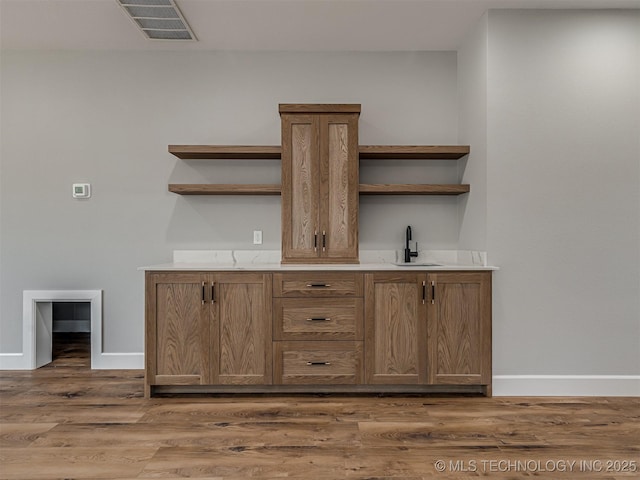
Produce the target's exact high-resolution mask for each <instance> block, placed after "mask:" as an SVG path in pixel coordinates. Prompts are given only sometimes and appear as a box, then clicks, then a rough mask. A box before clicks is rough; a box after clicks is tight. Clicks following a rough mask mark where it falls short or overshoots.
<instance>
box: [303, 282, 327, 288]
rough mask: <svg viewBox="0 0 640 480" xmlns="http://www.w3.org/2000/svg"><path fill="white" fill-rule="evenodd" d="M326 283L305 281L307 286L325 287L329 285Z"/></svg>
mask: <svg viewBox="0 0 640 480" xmlns="http://www.w3.org/2000/svg"><path fill="white" fill-rule="evenodd" d="M330 286H331V285H329V284H328V283H307V287H310V288H327V287H330Z"/></svg>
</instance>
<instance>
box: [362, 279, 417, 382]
mask: <svg viewBox="0 0 640 480" xmlns="http://www.w3.org/2000/svg"><path fill="white" fill-rule="evenodd" d="M425 280H426V276H425V275H424V274H413V273H397V274H392V273H372V274H366V275H365V375H366V381H367V383H372V384H376V383H380V384H407V385H408V384H423V383H426V381H427V363H426V362H427V351H426V346H427V328H426V305H425V300H424V298H425V297H424V287H423V285H424V281H425Z"/></svg>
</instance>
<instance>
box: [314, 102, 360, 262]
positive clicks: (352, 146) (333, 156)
mask: <svg viewBox="0 0 640 480" xmlns="http://www.w3.org/2000/svg"><path fill="white" fill-rule="evenodd" d="M358 197H359V193H358V115H356V114H350V115H348V114H342V115H323V116H322V117H321V119H320V225H321V230H322V231H321V232H320V233H321V256H322V257H324V258H326V259H328V260H329V259H331V260H339V261H342V262H356V263H357V261H358Z"/></svg>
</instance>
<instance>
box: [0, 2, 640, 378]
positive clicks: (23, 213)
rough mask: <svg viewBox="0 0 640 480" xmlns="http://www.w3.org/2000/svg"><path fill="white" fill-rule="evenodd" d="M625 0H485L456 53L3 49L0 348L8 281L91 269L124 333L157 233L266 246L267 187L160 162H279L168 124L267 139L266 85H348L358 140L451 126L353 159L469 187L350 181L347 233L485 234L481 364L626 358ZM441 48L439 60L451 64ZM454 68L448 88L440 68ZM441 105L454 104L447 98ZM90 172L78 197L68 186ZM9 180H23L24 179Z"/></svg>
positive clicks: (611, 365) (271, 212)
mask: <svg viewBox="0 0 640 480" xmlns="http://www.w3.org/2000/svg"><path fill="white" fill-rule="evenodd" d="M639 22H640V20H639V19H638V14H637V12H636V13H631V12H628V11H627V12H625V11H619V12H606V11H604V12H603V11H593V12H559V11H549V12H531V11H527V12H496V11H492V12H490V13H489V15H488V16H487V17H485V18H484V19H483V20H482V21H481V23H480V24H479V25H477V27H476V29H475V30H474V31H473V32H470V35H469V37H468V38H467V40H466V41H465V44H464V45H463V46H462V47H461V49H460V55H459V59H458V61H457V60H456V54H455V53H453V52H449V53H388V54H387V53H385V54H375V53H367V54H364V53H362V54H361V53H351V54H329V53H317V54H308V53H305V54H297V53H281V54H236V53H234V54H225V53H214V54H178V53H115V52H114V53H92V52H83V53H64V52H52V53H44V52H39V53H38V52H36V53H33V52H32V53H29V52H10V53H3V55H2V65H1V67H2V73H1V77H0V81H1V89H2V90H1V92H0V93H1V94H2V106H1V108H2V111H1V113H2V118H1V121H2V124H1V130H2V149H1V154H2V165H1V167H2V177H1V182H2V184H1V195H0V206H1V209H2V212H1V213H2V215H1V222H0V228H1V231H2V242H1V244H0V262H1V276H0V281H1V283H0V286H1V298H0V301H1V308H0V313H1V318H0V328H1V333H2V335H1V336H2V338H1V340H0V351H1V352H16V351H20V346H21V340H20V331H21V304H20V299H21V291H22V289H25V288H46V289H54V288H55V289H61V288H103V289H105V319H104V322H105V326H104V328H105V332H104V337H105V350H106V351H113V352H120V351H122V352H128V351H133V352H135V351H141V350H142V317H143V289H142V281H143V280H142V274H141V273H140V272H136V271H135V268H136V266H138V265H144V264H151V263H158V262H165V261H168V260H169V259H170V254H171V251H172V250H173V249H177V248H184V249H187V248H230V247H234V248H247V249H250V248H254V247H253V246H252V245H251V243H250V242H251V230H253V229H254V228H261V229H263V230H264V232H265V244H264V245H263V248H279V230H280V209H279V199H277V198H265V197H228V198H224V197H219V198H204V197H203V198H200V197H192V198H189V197H179V196H176V195H172V194H169V193H167V192H166V184H167V183H169V182H187V181H193V182H200V181H213V182H216V181H217V182H225V181H237V182H254V181H259V182H271V181H273V182H277V181H278V179H279V168H278V163H277V162H271V163H270V162H266V163H265V164H257V163H256V162H231V163H225V162H214V163H211V164H203V165H199V164H198V163H197V162H182V161H179V160H177V159H175V158H174V157H172V156H171V155H168V154H167V153H166V145H167V144H170V143H195V144H197V143H229V144H242V143H256V144H260V143H264V144H277V143H279V131H280V128H279V119H278V115H277V103H279V102H359V103H362V105H363V113H362V116H361V122H360V125H361V128H360V133H361V143H363V144H366V143H380V144H384V143H398V144H401V143H406V144H410V143H436V144H437V143H457V142H458V141H461V142H467V141H468V142H469V143H471V145H472V154H471V155H470V156H469V160H468V162H467V164H466V166H465V165H461V167H465V168H464V170H461V171H457V172H452V171H451V169H450V168H448V165H447V164H446V163H442V164H441V163H438V162H435V164H433V165H432V164H428V165H427V164H425V163H423V164H420V165H416V164H415V163H408V164H406V165H404V166H403V168H402V169H399V168H394V167H393V166H392V165H391V164H389V163H387V162H371V163H367V164H366V165H365V166H363V172H362V177H363V181H382V180H385V181H388V182H396V181H397V182H400V181H412V180H413V181H425V182H427V181H443V182H446V181H455V180H457V179H458V177H459V176H463V179H464V180H465V181H469V182H470V183H471V185H472V192H471V194H470V195H469V196H468V199H466V200H465V199H449V198H443V199H439V198H436V197H434V198H433V199H432V198H420V197H418V198H409V197H407V198H393V197H379V198H376V197H370V198H363V200H362V211H361V247H362V248H365V249H366V248H398V245H399V244H400V242H401V239H402V231H403V227H404V226H405V225H407V224H408V223H411V224H413V225H414V231H416V233H417V235H416V237H417V238H418V241H419V242H421V243H422V245H424V246H425V247H427V248H458V247H460V248H469V249H483V248H485V247H486V249H487V250H488V252H489V260H490V262H491V263H494V264H497V265H499V266H500V267H501V270H500V271H499V272H497V273H496V274H495V276H494V301H493V306H494V373H496V374H498V375H509V374H513V375H526V374H549V375H568V374H576V375H579V374H586V375H597V374H602V375H624V374H627V375H634V374H635V375H638V374H639V373H640V372H639V371H638V368H639V367H638V365H640V345H639V343H640V340H639V339H640V247H639V245H640V139H639V137H638V132H640V92H639V88H640V87H639V85H640V67H639V65H638V62H639V60H638V58H639V56H638V52H639V51H640V39H639V37H638V35H639V33H638V32H640V24H639ZM456 63H458V64H457V65H456ZM458 86H459V88H460V95H459V96H458V94H457V92H456V89H457V87H458ZM458 118H460V125H459V126H458V124H457V119H458ZM77 181H89V182H91V183H92V184H93V187H94V197H93V198H92V199H91V200H89V201H84V202H82V201H77V200H73V199H72V198H71V194H70V188H71V183H73V182H77ZM24 187H27V188H24Z"/></svg>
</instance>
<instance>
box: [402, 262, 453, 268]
mask: <svg viewBox="0 0 640 480" xmlns="http://www.w3.org/2000/svg"><path fill="white" fill-rule="evenodd" d="M394 265H397V266H398V267H441V266H442V264H440V263H433V262H411V263H405V262H398V263H394Z"/></svg>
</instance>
